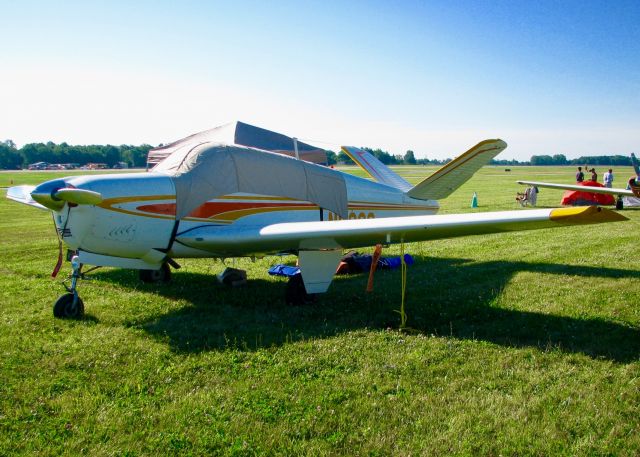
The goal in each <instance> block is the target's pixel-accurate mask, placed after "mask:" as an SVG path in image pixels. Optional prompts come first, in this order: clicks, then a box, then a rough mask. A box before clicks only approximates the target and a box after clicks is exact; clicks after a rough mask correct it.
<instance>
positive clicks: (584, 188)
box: [518, 153, 640, 209]
mask: <svg viewBox="0 0 640 457" xmlns="http://www.w3.org/2000/svg"><path fill="white" fill-rule="evenodd" d="M631 164H632V165H633V169H634V171H635V173H636V175H635V176H632V177H631V178H629V180H628V181H627V188H625V189H622V188H614V187H596V186H589V185H580V184H556V183H549V182H540V181H518V184H524V185H527V186H535V187H546V188H549V189H562V190H573V191H578V192H589V193H593V194H606V195H615V196H617V197H618V198H617V200H616V208H617V209H622V207H623V204H622V197H636V198H640V166H639V165H638V161H637V159H636V156H635V155H633V153H632V154H631Z"/></svg>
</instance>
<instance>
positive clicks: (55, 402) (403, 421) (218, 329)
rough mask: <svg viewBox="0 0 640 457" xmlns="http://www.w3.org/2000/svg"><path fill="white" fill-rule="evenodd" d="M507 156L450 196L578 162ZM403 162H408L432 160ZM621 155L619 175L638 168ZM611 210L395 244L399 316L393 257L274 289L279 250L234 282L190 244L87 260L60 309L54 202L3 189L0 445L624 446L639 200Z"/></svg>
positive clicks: (631, 384) (106, 448)
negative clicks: (301, 294)
mask: <svg viewBox="0 0 640 457" xmlns="http://www.w3.org/2000/svg"><path fill="white" fill-rule="evenodd" d="M504 168H505V167H487V168H484V169H483V170H481V171H480V172H479V173H478V174H477V175H476V176H475V177H474V178H473V179H472V180H471V181H469V182H468V183H467V184H465V185H464V186H463V187H461V188H460V189H459V190H458V191H457V192H456V193H454V194H453V195H452V196H451V197H449V198H448V199H446V200H444V201H442V202H441V204H442V207H443V208H442V212H444V213H450V212H463V211H491V210H502V209H516V205H515V202H514V195H515V192H516V191H517V190H521V189H520V187H521V186H518V185H517V184H515V181H516V180H517V179H539V180H546V181H552V182H570V181H572V180H573V168H572V167H565V168H562V167H557V168H553V167H538V168H536V167H509V168H511V170H512V171H510V172H505V170H504ZM347 170H348V171H351V172H354V173H355V172H356V171H355V170H354V169H353V168H347ZM397 170H398V171H399V172H400V173H401V174H403V175H404V176H405V177H407V179H409V180H410V181H412V182H417V181H419V180H420V178H421V177H424V176H426V175H428V174H429V173H430V172H431V171H432V170H433V168H431V167H398V168H397ZM615 171H616V172H617V175H616V179H617V181H618V182H616V183H614V184H618V185H620V184H621V183H622V182H623V181H624V180H625V179H626V178H627V177H628V176H629V175H630V174H631V169H630V168H629V169H626V170H625V169H616V170H615ZM52 176H54V175H53V174H51V173H24V172H12V173H0V186H7V185H11V184H25V183H37V182H41V181H43V180H45V179H50V178H51V177H52ZM57 176H60V175H59V174H57ZM474 191H475V192H477V193H478V197H479V203H480V207H479V208H478V209H477V210H472V209H471V208H469V203H470V200H471V195H472V193H473V192H474ZM561 194H562V192H561V191H554V190H547V189H541V192H540V194H539V197H538V203H539V205H540V206H556V205H557V204H558V202H559V200H560V197H561ZM624 214H625V215H626V216H627V217H629V218H630V221H628V222H622V223H614V224H607V225H601V226H590V227H588V226H587V227H572V228H565V229H557V230H539V231H532V232H521V233H512V234H506V235H505V234H500V235H487V236H476V237H468V238H458V239H455V240H442V241H435V242H426V243H416V244H411V245H407V246H406V249H407V251H408V252H410V253H411V254H412V255H413V256H414V257H415V258H416V263H415V265H413V266H411V267H410V268H409V272H408V295H407V305H406V306H407V313H408V325H409V326H411V327H412V328H413V329H414V331H413V332H410V333H405V332H400V331H398V330H397V328H398V325H399V317H398V314H397V313H396V311H395V310H397V309H398V307H399V305H400V275H399V272H397V271H380V272H378V273H377V275H376V283H375V290H374V292H373V293H371V294H366V293H365V292H364V289H365V285H366V279H367V278H366V276H365V275H356V276H351V277H340V278H337V279H336V280H335V282H334V283H333V285H332V286H331V289H330V290H329V292H328V293H327V294H326V295H324V296H323V297H322V298H321V299H320V300H319V302H318V303H317V304H314V305H308V306H300V307H287V306H286V305H285V304H284V302H283V299H282V297H283V294H284V286H285V284H284V282H283V281H282V280H281V279H278V278H272V277H270V276H268V275H267V269H268V267H269V266H270V265H272V264H275V263H280V262H281V261H282V259H279V258H277V259H276V258H265V259H262V260H258V261H256V262H254V263H253V262H251V261H249V260H245V259H239V260H237V261H235V266H236V267H239V268H243V269H246V270H247V271H248V274H249V276H250V282H249V284H248V285H247V287H245V288H242V289H234V290H230V289H227V288H225V287H222V286H220V285H217V284H216V281H215V278H214V276H213V275H214V274H216V273H219V272H220V271H222V270H223V269H224V265H222V264H221V263H220V262H216V261H213V260H185V261H182V262H181V264H182V265H183V268H182V269H181V270H179V271H177V272H175V274H174V280H173V282H172V283H171V284H168V285H162V286H152V285H147V284H142V283H141V282H139V280H138V277H137V274H136V273H135V272H132V271H124V270H117V269H103V270H98V271H97V272H96V273H95V274H94V275H93V276H92V277H93V279H92V280H91V281H89V280H87V281H83V282H82V283H81V285H80V287H81V289H80V291H81V295H82V297H83V299H84V301H85V307H86V312H87V315H86V317H85V318H84V319H83V320H81V321H65V320H57V319H54V318H53V316H52V311H51V307H52V304H53V301H54V300H55V299H56V298H57V296H58V295H60V294H62V293H63V289H62V287H61V286H60V284H59V281H55V280H52V279H51V278H50V276H49V275H50V272H51V270H52V268H53V265H54V264H55V261H56V256H57V241H56V236H55V233H54V230H53V227H52V225H53V224H52V221H51V216H50V215H48V214H47V213H45V212H40V211H38V210H36V209H33V208H28V207H25V206H23V205H19V204H16V203H13V202H9V201H7V200H6V199H4V198H2V199H0V233H1V239H2V248H3V251H4V260H3V264H2V266H1V267H0V269H1V272H2V275H1V276H0V278H1V279H0V281H1V285H2V287H1V294H2V299H3V303H2V306H0V354H1V357H2V364H1V366H0V455H14V454H23V455H61V454H62V455H92V456H94V455H127V456H134V455H157V454H161V455H314V456H315V455H372V456H375V455H496V456H497V455H542V456H546V455H629V456H631V455H638V454H640V305H639V304H638V297H639V296H640V281H639V279H640V262H639V251H638V245H639V243H638V241H639V233H640V231H639V222H640V211H638V210H627V211H624ZM398 253H399V248H397V247H393V248H389V249H386V250H385V251H384V252H383V255H398ZM285 260H286V259H285ZM227 264H228V265H232V264H233V263H232V262H227ZM65 268H67V269H68V268H69V267H68V264H66V265H65Z"/></svg>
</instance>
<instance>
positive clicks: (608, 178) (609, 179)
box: [604, 168, 613, 188]
mask: <svg viewBox="0 0 640 457" xmlns="http://www.w3.org/2000/svg"><path fill="white" fill-rule="evenodd" d="M604 186H605V187H609V188H611V187H613V170H612V169H611V168H609V171H607V172H606V173H605V174H604Z"/></svg>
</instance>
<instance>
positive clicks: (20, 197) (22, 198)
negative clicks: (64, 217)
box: [7, 185, 47, 210]
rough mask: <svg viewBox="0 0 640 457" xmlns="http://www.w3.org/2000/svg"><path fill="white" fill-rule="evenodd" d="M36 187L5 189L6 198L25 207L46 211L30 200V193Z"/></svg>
mask: <svg viewBox="0 0 640 457" xmlns="http://www.w3.org/2000/svg"><path fill="white" fill-rule="evenodd" d="M35 188H36V186H27V185H23V186H13V187H9V188H8V189H7V198H8V199H9V200H13V201H16V202H18V203H23V204H25V205H29V206H34V207H36V208H38V209H44V210H47V208H45V207H44V206H42V205H41V204H40V203H38V202H36V201H35V200H34V199H33V198H31V192H32V191H33V189H35Z"/></svg>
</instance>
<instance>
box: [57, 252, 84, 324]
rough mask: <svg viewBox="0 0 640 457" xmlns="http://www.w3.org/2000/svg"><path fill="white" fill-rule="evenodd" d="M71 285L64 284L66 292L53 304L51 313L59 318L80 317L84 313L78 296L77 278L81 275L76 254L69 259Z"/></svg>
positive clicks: (82, 304)
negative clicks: (71, 270)
mask: <svg viewBox="0 0 640 457" xmlns="http://www.w3.org/2000/svg"><path fill="white" fill-rule="evenodd" d="M71 268H72V269H73V272H72V273H71V286H67V285H66V284H65V285H64V287H65V289H67V293H66V294H64V295H61V296H60V298H58V299H57V300H56V302H55V304H54V305H53V315H54V317H58V318H61V319H80V318H81V317H82V316H83V315H84V303H83V302H82V299H81V298H80V297H79V296H78V289H77V284H78V279H80V277H81V273H80V270H81V269H82V264H81V263H80V260H79V259H78V256H73V257H72V259H71Z"/></svg>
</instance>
